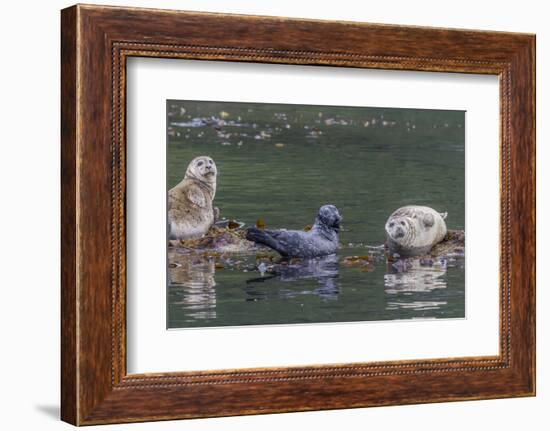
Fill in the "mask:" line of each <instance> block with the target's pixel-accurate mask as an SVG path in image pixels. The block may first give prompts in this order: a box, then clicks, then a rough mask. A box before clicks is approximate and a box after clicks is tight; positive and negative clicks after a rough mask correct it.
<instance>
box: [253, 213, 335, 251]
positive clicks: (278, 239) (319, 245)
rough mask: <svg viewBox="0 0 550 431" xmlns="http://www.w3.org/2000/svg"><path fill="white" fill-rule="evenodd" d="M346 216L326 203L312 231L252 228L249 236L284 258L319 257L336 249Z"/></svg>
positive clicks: (316, 218)
mask: <svg viewBox="0 0 550 431" xmlns="http://www.w3.org/2000/svg"><path fill="white" fill-rule="evenodd" d="M341 220H342V216H340V214H339V213H338V209H336V207H335V206H334V205H323V206H322V207H321V208H319V213H318V214H317V217H315V222H314V223H313V227H312V228H311V230H309V231H307V232H305V231H300V230H284V229H281V230H261V229H257V228H249V229H248V231H247V233H246V239H248V240H249V241H254V242H257V243H260V244H264V245H266V246H268V247H270V248H272V249H273V250H275V251H276V252H278V253H279V254H280V255H281V256H283V257H287V258H290V257H318V256H326V255H329V254H333V253H335V252H336V249H337V248H338V230H339V229H340V221H341Z"/></svg>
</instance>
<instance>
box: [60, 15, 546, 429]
mask: <svg viewBox="0 0 550 431" xmlns="http://www.w3.org/2000/svg"><path fill="white" fill-rule="evenodd" d="M61 17H62V26H61V49H62V64H61V71H62V94H61V101H62V103H61V106H62V112H61V117H62V153H61V163H62V184H61V188H62V286H61V290H62V328H61V329H62V345H61V351H62V364H61V366H62V382H61V386H62V388H61V389H62V390H61V394H62V395H61V396H62V400H61V415H62V419H63V420H65V421H67V422H69V423H72V424H75V425H91V424H106V423H119V422H138V421H153V420H166V419H180V418H198V417H213V416H229V415H243V414H259V413H275V412H289V411H307V410H321V409H341V408H353V407H369V406H382V405H396V404H414V403H430V402H442V401H455V400H474V399H490V398H503V397H517V396H533V395H534V394H535V108H534V101H535V77H534V73H535V72H534V71H535V36H534V35H530V34H516V33H504V32H502V33H501V32H487V31H473V30H451V29H439V28H422V27H403V26H391V25H379V24H366V23H353V22H330V21H314V20H298V19H288V18H278V17H255V16H240V15H221V14H212V13H196V12H192V13H191V12H180V11H168V10H152V9H134V8H119V7H104V6H93V5H77V6H73V7H70V8H68V9H64V10H63V11H62V14H61Z"/></svg>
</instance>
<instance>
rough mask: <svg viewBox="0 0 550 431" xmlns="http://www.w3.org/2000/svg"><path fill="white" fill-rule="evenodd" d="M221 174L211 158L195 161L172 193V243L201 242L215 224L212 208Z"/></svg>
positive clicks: (204, 157)
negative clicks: (189, 240) (217, 179)
mask: <svg viewBox="0 0 550 431" xmlns="http://www.w3.org/2000/svg"><path fill="white" fill-rule="evenodd" d="M217 174H218V171H217V168H216V164H215V163H214V161H213V160H212V159H211V158H210V157H208V156H199V157H196V158H194V159H193V160H192V161H191V163H189V166H188V167H187V170H186V172H185V177H184V178H183V180H182V181H181V182H180V183H179V184H178V185H176V186H175V187H174V188H172V189H170V190H169V191H168V231H169V235H168V236H169V238H170V239H194V238H200V237H202V236H204V234H206V232H208V230H209V229H210V227H212V225H213V224H214V221H215V218H216V217H215V212H216V209H215V208H214V206H213V205H212V201H213V200H214V196H215V194H216V177H217Z"/></svg>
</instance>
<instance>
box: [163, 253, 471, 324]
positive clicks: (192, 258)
mask: <svg viewBox="0 0 550 431" xmlns="http://www.w3.org/2000/svg"><path fill="white" fill-rule="evenodd" d="M346 251H348V250H344V251H343V253H342V252H340V253H342V254H348V256H347V257H342V256H340V257H339V256H338V255H330V256H325V257H320V258H312V259H293V260H290V261H280V262H275V263H272V262H269V263H266V262H265V261H262V262H260V261H257V260H256V258H257V256H256V255H255V254H248V255H247V254H239V255H232V254H230V253H228V254H218V253H203V254H200V253H189V252H188V251H185V250H178V249H171V250H170V251H169V261H170V265H169V271H168V275H169V281H170V283H169V303H170V307H171V310H172V311H171V312H172V314H182V315H183V316H184V317H183V318H182V321H183V323H185V322H186V323H188V324H189V323H193V322H195V323H196V322H199V321H203V322H204V321H209V322H214V321H215V319H216V318H217V317H218V314H217V305H218V303H224V304H225V305H227V304H228V303H232V304H233V306H235V307H237V308H236V309H237V310H241V308H242V307H241V306H239V305H238V304H239V303H241V304H242V303H247V302H262V303H263V302H265V303H266V305H267V307H268V308H269V307H272V304H278V305H281V304H282V306H283V307H284V306H285V305H284V304H285V303H287V306H288V301H291V302H292V303H293V304H297V305H298V306H299V307H302V308H303V307H304V304H305V303H306V302H307V301H306V298H308V297H309V298H312V297H313V298H317V300H318V301H321V303H326V302H329V301H330V302H336V301H340V300H341V301H343V303H342V304H341V307H340V306H337V307H340V308H344V307H348V308H349V307H350V306H349V304H348V299H343V297H342V295H343V293H344V292H343V285H344V284H346V282H347V285H350V284H354V283H350V282H349V281H350V280H355V279H357V276H359V275H360V276H362V277H363V278H364V279H365V280H366V281H367V282H364V284H363V285H362V286H360V287H354V288H350V290H351V291H352V292H349V293H350V294H352V295H357V294H359V295H358V296H357V297H356V301H358V304H359V303H360V301H364V304H363V305H364V306H368V305H369V304H370V303H372V304H376V303H377V301H378V300H377V297H378V296H379V294H382V298H383V304H381V305H383V309H377V310H375V313H373V314H372V315H371V316H374V317H372V318H366V317H365V316H364V315H361V314H357V312H356V314H355V318H354V320H385V319H388V318H403V317H404V316H405V317H408V318H415V317H437V313H436V315H435V316H434V315H433V313H431V314H430V312H445V311H446V309H447V308H448V305H449V298H451V299H453V298H454V297H453V294H452V292H446V290H447V288H448V283H449V280H448V270H449V269H451V270H452V269H459V270H460V271H463V269H464V261H463V259H462V260H461V259H458V258H456V257H452V258H450V259H448V258H439V259H434V260H431V259H428V260H426V259H406V260H398V261H396V262H386V259H385V256H384V255H383V254H381V253H374V254H371V255H370V257H369V259H366V258H365V257H362V258H357V256H349V253H346ZM342 259H343V261H344V265H342V264H341V261H342ZM362 259H364V260H362ZM350 261H351V262H353V265H351V266H350V265H349V262H350ZM363 266H364V268H363ZM218 277H221V278H222V279H224V280H232V281H233V283H235V281H238V280H240V282H238V284H239V288H237V289H235V288H230V287H227V286H225V287H224V285H225V283H224V282H222V283H218V285H217V283H216V278H218ZM379 278H382V279H383V286H384V288H383V290H382V291H381V290H379V288H378V287H377V286H378V283H377V282H376V280H377V279H379ZM369 295H370V296H369ZM346 304H348V305H346ZM384 310H385V311H384ZM333 311H334V310H331V311H330V312H331V313H332V312H333ZM240 312H242V310H241V311H240ZM244 313H245V314H248V313H255V311H253V310H252V309H246V310H245V311H244ZM384 313H385V314H384ZM404 313H405V314H404ZM407 313H408V314H407ZM350 314H351V312H350ZM393 316H395V317H393ZM350 320H351V319H350ZM241 324H246V322H242V323H241Z"/></svg>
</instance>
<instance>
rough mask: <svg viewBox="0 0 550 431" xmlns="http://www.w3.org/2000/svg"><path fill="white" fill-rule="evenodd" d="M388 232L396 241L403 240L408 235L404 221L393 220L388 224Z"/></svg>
mask: <svg viewBox="0 0 550 431" xmlns="http://www.w3.org/2000/svg"><path fill="white" fill-rule="evenodd" d="M386 232H387V233H388V235H389V236H390V238H392V239H394V240H398V239H401V238H403V237H405V235H406V234H407V229H406V223H405V222H404V221H403V220H401V221H400V220H392V221H390V222H388V223H387V224H386Z"/></svg>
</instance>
